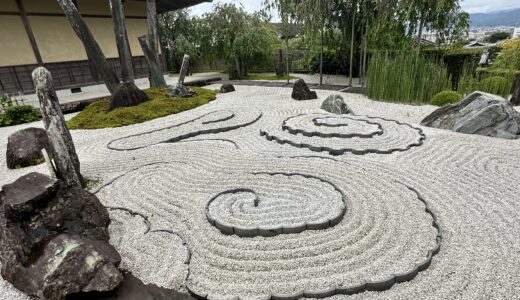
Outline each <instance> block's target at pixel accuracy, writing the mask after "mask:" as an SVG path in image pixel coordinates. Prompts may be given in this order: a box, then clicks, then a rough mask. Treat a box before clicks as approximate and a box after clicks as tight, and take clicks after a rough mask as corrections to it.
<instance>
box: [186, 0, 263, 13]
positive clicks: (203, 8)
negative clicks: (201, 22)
mask: <svg viewBox="0 0 520 300" xmlns="http://www.w3.org/2000/svg"><path fill="white" fill-rule="evenodd" d="M219 2H221V3H235V4H242V6H244V9H245V10H246V11H248V12H255V11H258V10H260V9H262V7H263V1H262V0H245V1H244V0H243V1H238V0H214V1H213V2H212V3H203V4H199V5H196V6H193V7H192V8H191V14H192V15H195V16H200V15H202V14H204V13H206V12H209V11H211V10H212V9H213V6H215V5H216V4H217V3H219Z"/></svg>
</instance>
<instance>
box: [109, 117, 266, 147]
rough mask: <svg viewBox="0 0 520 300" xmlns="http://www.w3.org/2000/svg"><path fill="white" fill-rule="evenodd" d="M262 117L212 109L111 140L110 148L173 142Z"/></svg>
mask: <svg viewBox="0 0 520 300" xmlns="http://www.w3.org/2000/svg"><path fill="white" fill-rule="evenodd" d="M261 117H262V113H261V112H260V111H258V110H252V111H247V112H240V113H238V114H235V113H234V112H233V111H230V110H220V111H213V112H210V113H207V114H204V115H202V116H199V117H197V118H194V119H191V120H189V121H185V122H182V123H179V124H176V125H173V126H168V127H165V128H160V129H155V130H152V131H149V132H144V133H139V134H134V135H129V136H126V137H123V138H120V139H116V140H114V141H111V142H110V143H109V144H108V148H109V149H111V150H136V149H140V148H145V147H149V146H151V145H155V144H159V143H174V142H178V141H181V140H184V139H187V138H191V137H195V136H198V135H202V134H209V133H212V134H215V133H219V132H226V131H230V130H234V129H237V128H240V127H245V126H248V125H251V124H253V123H254V122H256V121H258V119H260V118H261Z"/></svg>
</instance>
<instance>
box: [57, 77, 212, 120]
mask: <svg viewBox="0 0 520 300" xmlns="http://www.w3.org/2000/svg"><path fill="white" fill-rule="evenodd" d="M193 89H194V90H195V91H196V92H197V94H196V95H195V96H193V97H191V98H173V97H169V96H167V95H166V91H165V89H157V88H152V89H148V90H145V92H146V94H148V96H150V99H151V100H149V101H146V102H144V103H141V104H139V105H137V106H132V107H122V108H118V109H114V110H112V111H108V109H107V108H108V103H109V101H110V99H103V100H100V101H96V102H94V103H92V104H91V105H89V106H87V108H85V109H84V110H83V111H82V112H80V113H79V114H78V115H76V116H75V117H74V118H72V119H71V120H69V121H68V122H67V125H68V126H69V128H70V129H99V128H108V127H121V126H126V125H132V124H137V123H142V122H145V121H149V120H153V119H156V118H160V117H164V116H168V115H171V114H176V113H180V112H183V111H186V110H190V109H193V108H195V107H198V106H201V105H204V104H207V103H209V102H211V101H213V100H215V99H216V95H217V93H218V92H217V91H213V90H208V89H204V88H199V87H193Z"/></svg>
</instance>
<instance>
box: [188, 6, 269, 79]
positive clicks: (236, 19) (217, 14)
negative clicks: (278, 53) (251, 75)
mask: <svg viewBox="0 0 520 300" xmlns="http://www.w3.org/2000/svg"><path fill="white" fill-rule="evenodd" d="M198 26H200V27H199V28H198V31H199V32H200V34H201V37H200V40H199V43H200V44H199V45H198V46H199V51H200V52H201V56H203V57H206V58H209V59H210V60H216V59H224V60H225V61H226V63H228V65H229V71H230V76H231V77H232V78H242V77H244V76H247V72H248V70H249V68H250V67H251V66H253V65H254V64H258V63H261V62H267V61H269V60H270V59H272V56H273V55H274V49H275V46H276V44H277V38H276V33H275V31H274V29H273V27H272V25H271V24H270V23H269V22H268V17H267V16H266V15H265V14H263V13H261V12H258V13H253V14H248V13H247V12H246V11H245V10H244V8H243V6H241V5H238V6H237V5H235V4H233V3H228V4H223V3H218V4H217V5H216V6H215V8H214V10H213V11H212V12H209V13H206V14H204V15H203V17H202V18H201V19H200V20H199V21H198Z"/></svg>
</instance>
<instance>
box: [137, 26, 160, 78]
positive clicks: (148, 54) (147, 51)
mask: <svg viewBox="0 0 520 300" xmlns="http://www.w3.org/2000/svg"><path fill="white" fill-rule="evenodd" d="M139 43H140V44H141V48H143V54H144V58H145V59H146V62H147V63H148V68H149V69H150V87H166V81H165V80H164V76H163V74H162V71H161V66H160V65H159V61H158V60H157V59H156V57H155V55H154V54H153V51H152V49H151V48H150V45H148V38H147V37H146V36H145V35H144V36H140V37H139Z"/></svg>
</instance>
